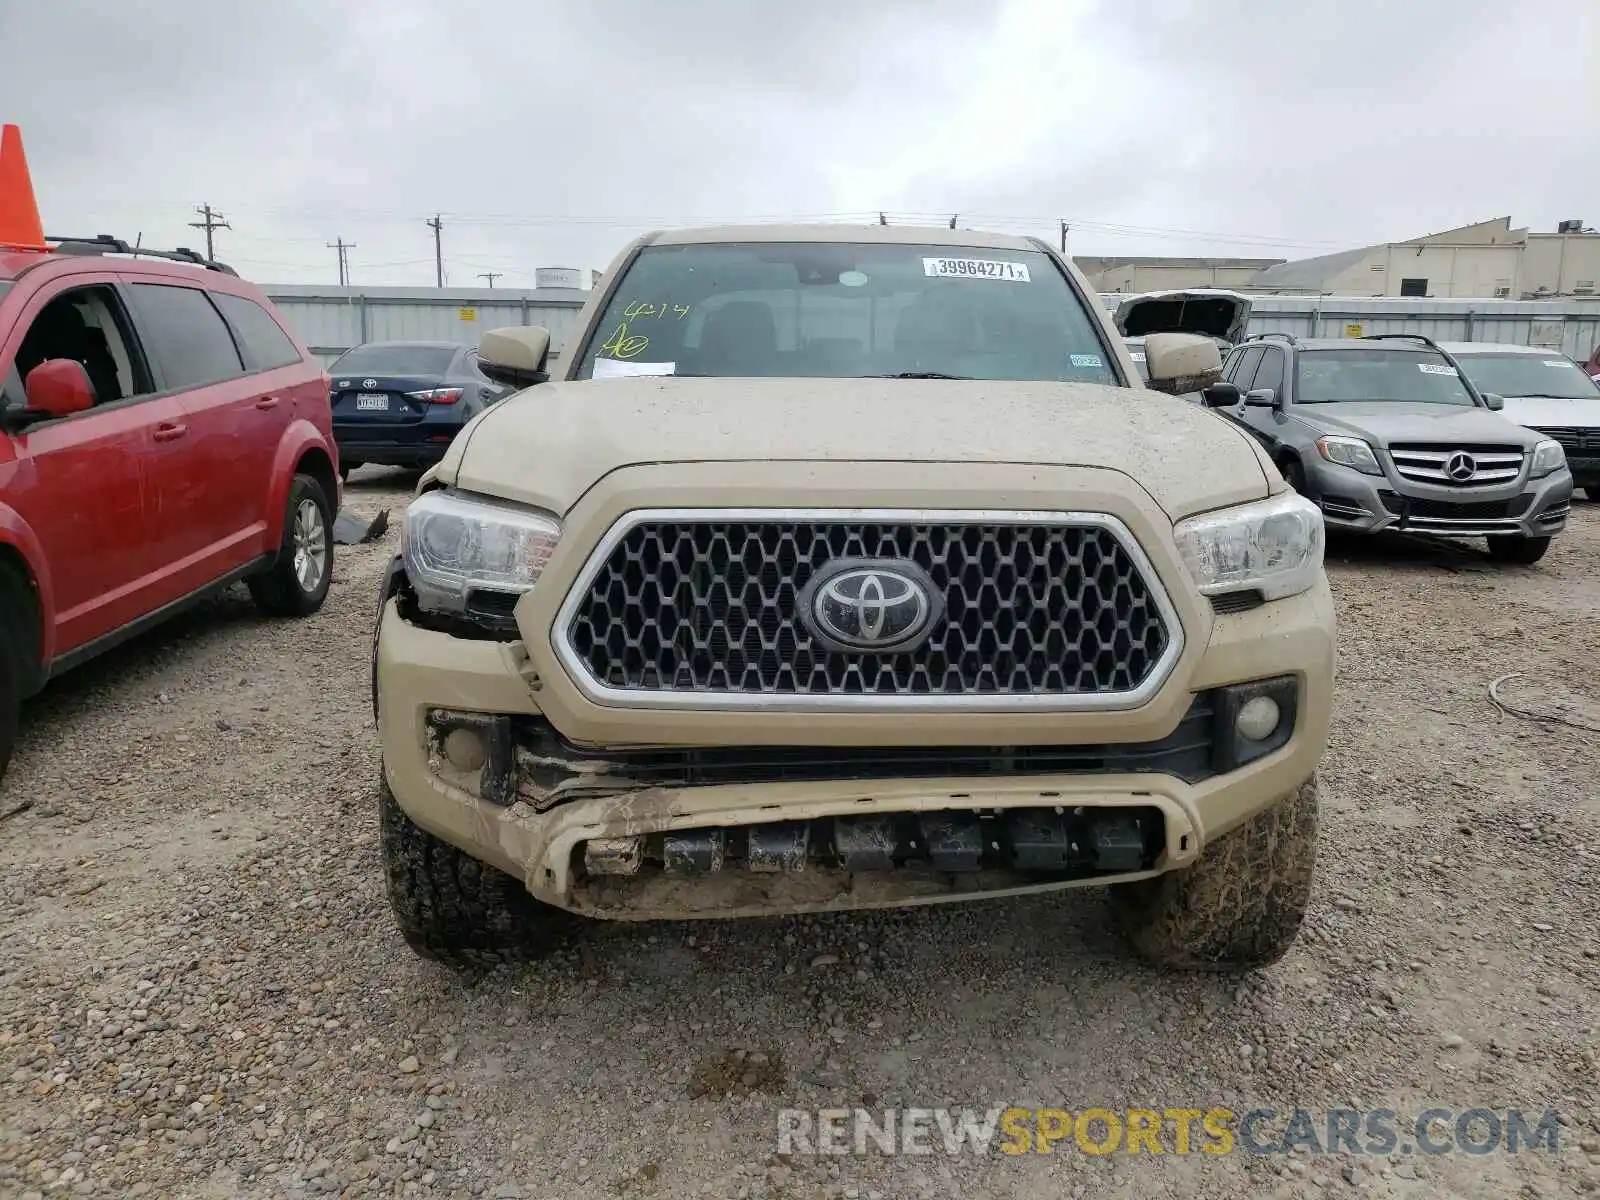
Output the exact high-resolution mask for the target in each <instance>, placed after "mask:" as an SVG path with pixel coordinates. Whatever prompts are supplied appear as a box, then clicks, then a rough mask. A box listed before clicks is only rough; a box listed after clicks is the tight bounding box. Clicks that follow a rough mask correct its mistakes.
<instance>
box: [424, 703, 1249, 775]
mask: <svg viewBox="0 0 1600 1200" xmlns="http://www.w3.org/2000/svg"><path fill="white" fill-rule="evenodd" d="M1246 707H1248V705H1247V706H1246ZM1272 711H1273V715H1274V719H1276V715H1277V711H1278V710H1277V709H1276V708H1274V709H1273V710H1272ZM1239 719H1240V721H1243V720H1244V714H1243V713H1240V714H1239ZM443 749H444V757H445V760H446V761H447V762H449V764H450V765H451V766H452V767H454V768H455V769H456V770H458V771H476V770H477V769H478V768H479V767H481V766H483V763H484V760H485V759H486V758H488V756H489V747H488V743H487V742H485V741H484V737H483V734H482V732H480V731H479V730H476V729H461V728H456V729H452V730H451V731H450V732H449V733H447V734H445V735H444V747H443Z"/></svg>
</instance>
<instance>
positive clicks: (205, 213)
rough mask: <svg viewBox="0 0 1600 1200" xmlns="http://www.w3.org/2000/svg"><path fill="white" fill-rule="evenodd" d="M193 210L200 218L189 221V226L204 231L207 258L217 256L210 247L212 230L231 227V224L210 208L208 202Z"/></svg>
mask: <svg viewBox="0 0 1600 1200" xmlns="http://www.w3.org/2000/svg"><path fill="white" fill-rule="evenodd" d="M195 212H197V213H199V214H200V217H201V219H200V220H198V221H190V222H189V228H190V229H204V230H205V231H206V257H207V258H209V259H215V258H216V257H217V255H216V251H215V250H213V249H212V245H211V235H212V231H213V230H217V229H232V228H233V226H232V225H229V224H228V222H227V220H226V218H224V217H223V215H222V214H221V213H219V212H218V211H217V210H216V209H214V208H212V207H211V205H209V204H202V205H201V206H200V207H199V208H197V209H195Z"/></svg>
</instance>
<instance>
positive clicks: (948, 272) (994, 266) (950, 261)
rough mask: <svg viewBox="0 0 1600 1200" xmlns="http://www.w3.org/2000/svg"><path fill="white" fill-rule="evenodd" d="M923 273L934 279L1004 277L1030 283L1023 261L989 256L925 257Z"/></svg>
mask: <svg viewBox="0 0 1600 1200" xmlns="http://www.w3.org/2000/svg"><path fill="white" fill-rule="evenodd" d="M922 273H923V274H924V275H927V276H929V277H930V278H932V279H1004V280H1006V281H1007V282H1009V283H1030V282H1032V281H1031V280H1030V279H1029V278H1028V268H1027V266H1026V265H1025V264H1023V263H1014V262H1000V261H998V260H996V259H989V258H925V259H923V260H922Z"/></svg>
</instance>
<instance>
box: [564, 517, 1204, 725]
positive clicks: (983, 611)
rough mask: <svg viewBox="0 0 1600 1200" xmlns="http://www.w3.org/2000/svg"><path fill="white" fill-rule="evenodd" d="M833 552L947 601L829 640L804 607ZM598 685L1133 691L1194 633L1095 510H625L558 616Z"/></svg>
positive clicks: (910, 695) (747, 693) (917, 692)
mask: <svg viewBox="0 0 1600 1200" xmlns="http://www.w3.org/2000/svg"><path fill="white" fill-rule="evenodd" d="M838 559H852V560H868V561H880V562H883V563H885V564H887V565H889V566H893V565H895V564H897V563H899V564H904V565H906V566H907V567H914V568H916V569H919V570H920V571H921V572H922V573H923V574H924V576H925V578H927V579H928V580H929V581H930V583H931V585H932V589H933V592H934V606H935V608H936V609H938V610H939V613H938V616H937V617H936V618H934V620H933V622H932V624H931V626H930V627H929V630H928V633H927V636H926V638H925V640H922V641H921V642H920V644H916V645H913V646H911V647H909V648H907V649H906V650H904V651H903V652H902V651H897V652H882V651H878V652H874V651H870V650H865V651H849V650H840V649H830V648H829V647H827V646H825V645H823V644H822V643H821V642H819V641H818V640H817V639H816V638H815V637H814V636H813V633H812V631H811V628H810V627H809V626H808V623H807V619H806V618H805V617H804V616H803V615H802V609H803V608H804V607H805V605H803V604H802V602H801V593H802V592H803V591H804V590H805V587H806V584H807V583H808V582H809V581H810V579H811V577H812V575H813V574H814V573H816V572H817V571H818V570H819V569H820V568H822V567H824V566H825V565H827V564H829V563H830V562H834V561H835V560H838ZM556 626H557V634H556V649H557V652H558V654H560V655H561V656H562V658H563V660H564V662H565V663H566V665H567V666H568V668H569V669H573V673H574V680H575V681H576V682H577V683H578V684H579V686H580V687H585V683H586V682H587V684H588V685H590V686H587V687H585V690H586V691H589V692H591V694H593V693H594V692H596V691H598V692H600V693H618V692H620V693H626V695H627V698H628V700H629V701H630V702H634V703H638V702H646V703H648V702H650V698H652V697H654V698H656V700H657V701H658V702H661V703H669V704H684V703H689V704H692V703H694V702H696V701H697V700H698V701H702V702H706V701H709V702H713V703H714V702H716V701H718V700H723V701H726V700H727V699H729V698H736V699H739V700H744V701H751V700H754V701H760V700H761V699H763V698H767V699H782V700H784V701H786V702H794V701H799V702H805V701H811V702H818V703H824V704H837V703H838V702H839V701H841V700H843V701H846V702H852V701H853V702H860V703H862V704H864V705H866V706H867V707H874V706H879V705H882V704H886V703H887V704H890V705H893V704H894V703H895V702H900V703H912V704H916V703H925V702H927V701H930V700H935V701H940V702H955V703H959V702H961V701H966V702H968V703H973V704H979V705H983V704H989V703H996V702H999V703H1002V704H1003V703H1005V702H1013V703H1026V702H1041V701H1054V702H1056V703H1059V704H1062V705H1064V706H1066V707H1078V706H1099V707H1110V706H1112V705H1113V704H1127V703H1137V702H1138V701H1140V700H1142V699H1143V698H1144V697H1145V696H1146V695H1147V694H1148V693H1150V692H1153V691H1154V689H1155V688H1157V687H1159V686H1160V684H1161V682H1162V680H1163V679H1164V677H1165V673H1166V672H1167V671H1168V670H1170V667H1171V664H1172V662H1173V660H1174V659H1175V658H1176V657H1177V655H1178V653H1179V652H1180V651H1181V649H1182V631H1181V626H1180V625H1179V624H1178V621H1177V617H1176V614H1175V613H1174V612H1173V610H1172V608H1171V605H1170V603H1169V602H1168V600H1167V597H1166V594H1165V592H1164V591H1162V589H1161V585H1160V583H1159V581H1158V580H1157V579H1156V576H1155V573H1154V570H1153V569H1152V568H1151V567H1150V565H1149V562H1148V560H1147V559H1146V558H1145V556H1144V555H1143V553H1142V552H1141V551H1140V550H1139V549H1138V547H1137V545H1136V544H1135V543H1134V541H1133V538H1132V536H1131V534H1129V533H1128V532H1127V530H1126V529H1125V528H1124V527H1123V526H1122V525H1121V523H1120V522H1117V521H1116V520H1114V519H1113V518H1110V517H1105V516H1102V515H1100V514H1066V513H967V512H933V513H923V512H915V513H907V512H903V511H887V512H869V513H862V512H857V511H848V512H829V511H822V512H813V511H803V512H802V511H795V510H753V511H746V510H741V511H739V512H737V513H725V512H715V511H709V510H680V511H674V512H637V513H632V514H629V515H628V516H627V517H625V518H624V519H623V521H622V522H621V523H619V525H618V526H617V527H616V528H614V529H613V530H612V531H611V532H610V533H609V534H608V535H607V537H606V538H605V539H604V541H602V543H601V545H600V546H599V547H598V548H597V549H596V551H595V553H594V555H593V556H592V557H591V559H590V560H589V563H588V565H587V566H586V567H585V569H584V571H583V572H582V573H581V574H580V576H579V578H578V581H577V582H576V583H575V584H574V587H573V590H572V592H571V594H569V596H568V597H567V600H566V602H565V604H564V605H563V608H562V612H561V614H560V615H559V616H558V617H557V622H556Z"/></svg>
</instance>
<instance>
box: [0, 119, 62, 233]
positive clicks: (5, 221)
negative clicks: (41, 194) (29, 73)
mask: <svg viewBox="0 0 1600 1200" xmlns="http://www.w3.org/2000/svg"><path fill="white" fill-rule="evenodd" d="M0 246H3V247H6V248H8V249H13V250H48V249H50V247H49V245H47V244H46V242H45V240H44V226H43V225H41V224H40V223H39V205H38V202H37V201H35V200H34V198H33V180H32V179H30V178H29V176H28V159H27V156H26V155H24V154H23V153H22V130H20V129H18V128H17V127H16V126H15V125H7V126H6V127H5V128H4V130H0Z"/></svg>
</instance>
